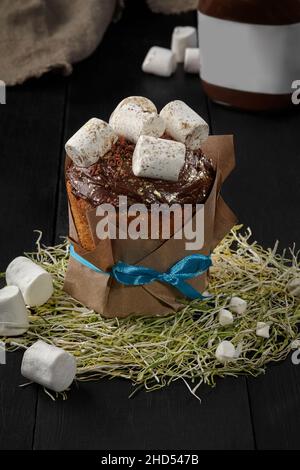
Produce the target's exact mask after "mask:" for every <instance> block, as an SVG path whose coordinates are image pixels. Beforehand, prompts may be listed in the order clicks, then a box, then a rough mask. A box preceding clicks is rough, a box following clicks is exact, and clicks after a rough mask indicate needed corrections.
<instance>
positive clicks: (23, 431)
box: [0, 77, 65, 449]
mask: <svg viewBox="0 0 300 470" xmlns="http://www.w3.org/2000/svg"><path fill="white" fill-rule="evenodd" d="M64 100H65V81H64V80H63V79H58V78H53V77H52V78H45V79H41V80H39V81H38V82H37V81H31V82H30V83H28V84H26V85H24V86H20V87H16V88H14V89H9V90H8V93H7V104H6V105H2V106H1V107H0V141H1V158H0V174H1V185H0V199H1V201H2V203H1V205H0V217H1V222H2V223H1V231H0V246H1V252H0V269H1V270H5V268H6V266H7V264H8V262H9V261H10V260H11V259H12V258H14V257H15V256H18V255H20V254H22V253H23V252H24V251H30V250H33V249H34V242H35V239H36V234H34V233H33V230H35V229H40V230H42V231H43V240H44V241H45V243H52V242H53V221H54V215H55V212H56V188H57V176H58V155H59V148H60V139H61V128H62V115H63V110H64ZM21 356H22V354H21V353H20V354H19V353H17V354H15V353H11V354H8V359H7V360H8V364H7V365H6V366H4V365H2V366H0V403H1V417H2V419H1V427H0V448H1V449H8V448H9V449H30V448H31V447H32V442H33V433H34V426H35V412H36V403H37V388H36V387H29V388H26V389H20V388H19V384H20V383H24V381H25V380H24V379H22V378H21V376H20V360H21Z"/></svg>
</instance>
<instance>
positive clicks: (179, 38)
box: [171, 26, 198, 62]
mask: <svg viewBox="0 0 300 470" xmlns="http://www.w3.org/2000/svg"><path fill="white" fill-rule="evenodd" d="M197 43H198V40H197V30H196V28H194V27H193V26H176V28H174V30H173V34H172V45H171V49H172V52H173V53H174V54H175V57H176V60H177V62H183V61H184V53H185V50H186V48H187V47H197Z"/></svg>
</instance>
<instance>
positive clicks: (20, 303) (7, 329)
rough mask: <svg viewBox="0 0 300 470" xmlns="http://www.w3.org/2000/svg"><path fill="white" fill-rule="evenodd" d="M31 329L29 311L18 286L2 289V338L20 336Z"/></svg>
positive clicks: (0, 324) (0, 317)
mask: <svg viewBox="0 0 300 470" xmlns="http://www.w3.org/2000/svg"><path fill="white" fill-rule="evenodd" d="M28 328H29V321H28V311H27V309H26V305H25V302H24V299H23V296H22V294H21V291H20V289H19V288H18V287H17V286H6V287H3V289H0V336H19V335H22V334H23V333H25V332H26V331H27V330H28Z"/></svg>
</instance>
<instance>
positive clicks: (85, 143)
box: [65, 118, 118, 167]
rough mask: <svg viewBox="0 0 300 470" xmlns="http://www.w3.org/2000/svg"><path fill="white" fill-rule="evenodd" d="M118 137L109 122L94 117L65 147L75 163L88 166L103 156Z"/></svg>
mask: <svg viewBox="0 0 300 470" xmlns="http://www.w3.org/2000/svg"><path fill="white" fill-rule="evenodd" d="M117 139H118V136H117V135H116V134H115V132H114V131H113V129H112V128H111V127H110V126H109V124H107V122H105V121H102V120H101V119H97V118H92V119H90V120H89V121H88V122H86V123H85V124H84V125H83V126H82V127H81V128H80V129H79V130H78V131H77V132H76V134H74V135H73V136H72V137H71V138H70V139H69V140H68V142H67V143H66V145H65V149H66V152H67V155H68V156H69V157H70V158H71V159H72V160H73V162H74V163H75V165H77V166H80V167H88V166H91V165H93V164H94V163H96V162H97V161H98V160H99V158H101V157H103V155H105V154H106V153H107V152H108V151H109V150H110V149H111V148H112V146H113V144H114V143H115V142H116V141H117Z"/></svg>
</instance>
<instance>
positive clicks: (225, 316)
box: [218, 308, 233, 326]
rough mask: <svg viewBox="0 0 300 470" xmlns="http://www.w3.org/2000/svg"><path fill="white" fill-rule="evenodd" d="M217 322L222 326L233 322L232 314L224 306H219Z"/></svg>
mask: <svg viewBox="0 0 300 470" xmlns="http://www.w3.org/2000/svg"><path fill="white" fill-rule="evenodd" d="M218 318H219V323H220V325H222V326H226V325H230V324H231V323H233V315H232V313H231V312H230V311H229V310H226V308H221V310H220V312H219V316H218Z"/></svg>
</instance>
